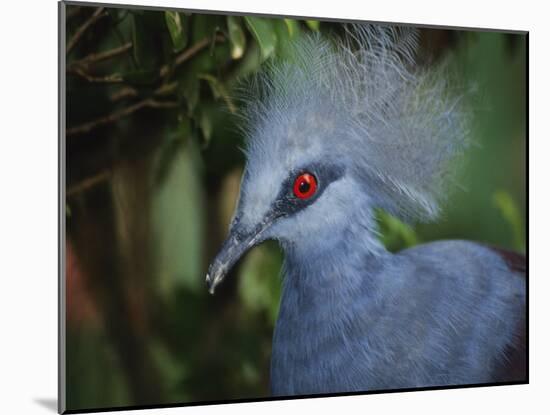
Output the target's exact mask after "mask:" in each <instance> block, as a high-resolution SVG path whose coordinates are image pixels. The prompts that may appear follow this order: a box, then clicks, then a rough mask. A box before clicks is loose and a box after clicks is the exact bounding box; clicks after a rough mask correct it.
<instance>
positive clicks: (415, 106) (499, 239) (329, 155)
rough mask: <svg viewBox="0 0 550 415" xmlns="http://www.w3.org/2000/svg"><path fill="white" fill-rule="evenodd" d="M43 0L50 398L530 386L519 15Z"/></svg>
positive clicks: (185, 398)
mask: <svg viewBox="0 0 550 415" xmlns="http://www.w3.org/2000/svg"><path fill="white" fill-rule="evenodd" d="M59 8H60V9H59V10H60V25H61V26H60V74H59V76H60V103H61V104H60V114H59V115H60V141H59V142H60V160H61V165H60V180H61V191H60V219H61V230H60V258H61V260H60V304H59V305H60V322H59V326H60V344H59V352H60V354H59V356H60V360H59V365H60V373H59V380H60V383H59V387H60V389H59V410H60V412H86V411H92V410H101V409H131V408H136V409H137V408H153V407H165V406H179V405H189V404H201V403H213V402H215V403H224V402H244V401H254V400H269V399H273V398H277V399H281V398H288V399H292V398H301V397H314V396H337V395H347V394H368V393H373V392H376V393H380V392H390V391H391V392H395V391H404V390H408V391H410V390H424V389H436V388H451V387H465V386H469V387H471V386H479V385H503V384H522V383H527V382H528V371H527V341H528V336H527V328H528V324H527V303H528V301H527V299H528V289H527V287H528V283H527V263H526V257H525V255H526V249H527V246H526V243H527V239H526V223H527V216H526V212H527V206H526V203H527V185H526V183H527V177H526V158H527V142H528V136H527V117H526V114H527V104H526V102H527V101H526V94H527V71H526V70H527V68H526V62H527V53H528V42H527V40H528V38H527V33H526V32H507V31H505V30H498V31H493V30H489V29H484V30H480V29H476V30H471V29H467V28H444V27H423V26H421V25H420V26H419V25H415V26H411V25H407V24H400V23H391V24H390V23H384V24H382V23H376V22H365V21H341V20H337V19H321V20H319V19H317V18H315V17H311V18H310V17H293V16H258V15H254V14H228V13H223V12H211V11H196V10H185V9H181V10H177V9H162V8H140V7H137V6H136V7H133V6H119V5H108V4H105V5H101V4H93V5H88V4H86V3H77V2H61V3H59ZM500 29H502V28H500Z"/></svg>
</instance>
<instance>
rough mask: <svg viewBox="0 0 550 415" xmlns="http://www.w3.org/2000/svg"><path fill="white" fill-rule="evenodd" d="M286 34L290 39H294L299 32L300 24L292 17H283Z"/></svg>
mask: <svg viewBox="0 0 550 415" xmlns="http://www.w3.org/2000/svg"><path fill="white" fill-rule="evenodd" d="M284 22H285V24H286V28H287V30H288V34H289V36H290V38H291V39H294V38H295V37H296V36H298V34H299V33H300V25H299V24H298V21H297V20H294V19H284Z"/></svg>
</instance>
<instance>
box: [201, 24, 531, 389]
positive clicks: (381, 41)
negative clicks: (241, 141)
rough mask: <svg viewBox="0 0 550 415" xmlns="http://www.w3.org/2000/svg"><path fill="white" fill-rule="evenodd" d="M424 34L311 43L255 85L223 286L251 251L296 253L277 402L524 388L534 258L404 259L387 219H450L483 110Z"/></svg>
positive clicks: (460, 247)
mask: <svg viewBox="0 0 550 415" xmlns="http://www.w3.org/2000/svg"><path fill="white" fill-rule="evenodd" d="M417 38H418V34H417V32H416V31H414V30H409V29H404V28H396V27H382V26H372V25H357V26H354V27H353V28H352V29H350V30H348V32H347V35H346V36H345V37H344V38H343V40H340V41H338V42H336V43H333V42H330V41H329V40H327V39H325V38H323V37H322V36H321V35H318V34H316V35H311V36H308V37H305V38H304V39H301V40H299V41H297V42H295V44H294V45H293V47H292V48H293V49H292V53H290V54H289V56H288V57H287V58H286V59H284V60H281V61H278V62H272V63H270V64H268V66H267V68H266V69H265V70H264V71H262V73H261V74H260V75H258V77H257V78H256V79H255V82H252V83H250V84H249V86H248V88H249V93H248V96H247V97H245V99H246V102H247V104H246V106H245V109H244V117H243V118H244V121H245V125H246V127H245V133H246V136H247V139H248V140H247V143H248V145H247V148H246V156H247V162H246V166H245V171H244V175H243V179H242V183H241V190H240V196H239V201H238V205H237V208H236V211H235V215H234V217H233V220H232V222H231V225H230V230H229V236H228V237H227V240H226V241H225V242H224V244H223V246H222V248H221V251H220V252H219V254H218V255H217V257H216V258H215V259H214V260H213V262H212V264H211V265H210V268H209V270H208V274H207V276H206V281H207V284H208V286H209V290H210V292H211V293H213V292H214V289H215V287H216V286H217V285H218V284H219V283H220V282H221V281H222V280H223V278H224V276H225V275H226V274H227V273H228V271H229V270H230V269H231V267H232V266H233V265H234V264H235V262H236V261H237V260H238V259H239V258H240V257H241V256H242V255H243V254H244V253H245V252H246V251H247V250H249V249H250V248H252V247H253V246H255V245H257V244H259V243H261V242H262V241H265V240H267V239H273V240H276V241H278V242H279V244H280V246H281V247H282V250H283V252H284V258H285V260H284V266H283V281H282V284H283V288H282V297H281V303H280V309H279V315H278V319H277V322H276V327H275V331H274V335H273V349H272V359H271V390H272V394H273V395H278V396H288V395H296V394H299V395H305V394H323V393H340V392H353V391H371V390H380V389H400V388H416V387H431V386H443V385H462V384H479V383H494V382H508V381H510V382H521V381H526V369H527V368H526V359H525V355H526V350H525V342H526V333H525V331H526V317H525V313H526V304H525V303H526V281H525V275H524V274H525V271H526V270H525V268H526V267H525V260H524V258H523V256H521V255H519V254H515V253H512V252H507V251H503V250H499V249H497V248H492V247H489V246H485V245H482V244H479V243H474V242H468V241H460V240H451V241H439V242H432V243H427V244H423V245H419V246H416V247H414V248H410V249H406V250H404V251H401V252H398V253H390V252H388V251H387V250H386V249H385V247H384V246H383V245H382V244H381V243H380V241H379V238H378V237H377V232H378V230H377V223H376V220H375V216H374V212H375V210H376V209H383V210H385V211H387V212H389V213H390V214H392V215H394V216H396V217H398V218H401V219H403V220H406V221H430V220H434V219H436V218H437V217H438V215H439V213H440V210H441V206H442V203H443V202H444V201H445V196H446V194H447V193H448V192H447V191H446V189H447V188H448V183H449V180H450V179H452V173H453V168H452V167H451V166H453V165H455V164H456V163H453V160H456V159H457V158H460V155H462V154H463V153H464V151H465V150H466V149H467V147H468V142H469V141H468V136H469V133H468V125H469V118H470V115H469V111H468V110H467V108H465V106H464V105H463V103H462V102H463V100H462V99H461V96H460V95H458V96H457V94H456V93H453V88H452V84H451V82H450V81H449V79H448V78H449V77H448V76H446V73H447V72H446V71H445V69H444V68H431V69H429V70H420V69H418V68H415V65H414V61H415V50H416V48H417V46H416V45H417Z"/></svg>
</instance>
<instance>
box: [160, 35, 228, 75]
mask: <svg viewBox="0 0 550 415" xmlns="http://www.w3.org/2000/svg"><path fill="white" fill-rule="evenodd" d="M224 40H225V38H224V37H223V36H221V35H216V36H214V37H213V38H209V37H207V38H204V39H203V40H201V41H199V42H197V43H195V44H194V45H193V46H191V47H190V48H189V49H186V50H185V51H183V52H182V53H181V54H179V55H178V56H176V59H175V60H174V67H176V66H179V65H181V64H182V63H184V62H186V61H188V60H189V59H191V58H192V57H193V56H195V55H196V54H197V53H199V52H200V51H201V50H203V49H204V48H206V47H207V46H209V45H210V44H211V42H213V43H216V42H223V41H224ZM170 69H171V66H170V65H164V66H163V67H161V68H160V76H161V78H162V77H164V76H166V75H167V74H168V73H169V72H170Z"/></svg>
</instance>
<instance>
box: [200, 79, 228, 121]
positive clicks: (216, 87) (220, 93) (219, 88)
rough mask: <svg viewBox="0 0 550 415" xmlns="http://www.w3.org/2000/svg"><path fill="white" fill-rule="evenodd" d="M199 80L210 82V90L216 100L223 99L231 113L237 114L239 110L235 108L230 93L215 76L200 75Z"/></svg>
mask: <svg viewBox="0 0 550 415" xmlns="http://www.w3.org/2000/svg"><path fill="white" fill-rule="evenodd" d="M199 79H203V80H205V81H207V82H208V84H209V85H210V89H211V90H212V95H214V98H215V99H219V98H222V99H223V100H224V102H225V104H226V105H227V108H228V109H229V111H231V113H232V114H234V113H235V112H237V108H236V107H235V104H234V103H233V101H232V99H231V97H230V96H229V93H228V92H227V89H226V88H225V86H224V85H223V84H222V83H221V82H220V81H219V80H218V79H217V78H215V77H214V76H212V75H209V74H200V75H199Z"/></svg>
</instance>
